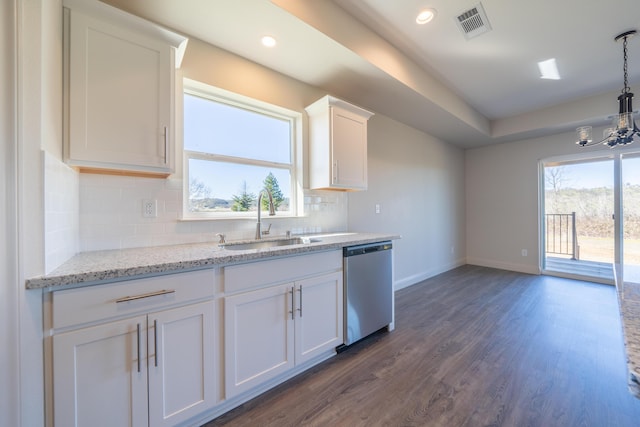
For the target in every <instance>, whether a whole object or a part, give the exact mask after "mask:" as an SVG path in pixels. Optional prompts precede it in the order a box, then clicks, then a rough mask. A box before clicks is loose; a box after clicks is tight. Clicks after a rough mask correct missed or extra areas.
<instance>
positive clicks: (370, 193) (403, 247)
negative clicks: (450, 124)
mask: <svg viewBox="0 0 640 427" xmlns="http://www.w3.org/2000/svg"><path fill="white" fill-rule="evenodd" d="M368 137H369V141H368V174H369V181H368V189H367V191H362V192H354V193H349V230H352V231H376V232H389V233H397V234H400V235H401V236H402V239H400V240H397V241H395V243H394V252H395V264H394V274H395V285H396V288H402V287H404V286H408V285H412V284H414V283H416V282H419V281H420V280H424V279H426V278H428V277H431V276H433V275H436V274H439V273H441V272H443V271H447V270H449V269H451V268H454V267H456V266H458V265H461V264H464V257H465V252H464V251H465V236H464V228H465V218H464V152H463V151H462V150H461V149H458V148H456V147H453V146H451V145H449V144H446V143H444V142H442V141H439V140H438V139H436V138H434V137H432V136H430V135H428V134H425V133H423V132H420V131H418V130H416V129H413V128H411V127H408V126H406V125H404V124H401V123H399V122H396V121H394V120H392V119H390V118H388V117H385V116H381V115H375V116H373V117H372V118H371V119H370V120H369V128H368ZM376 204H379V205H380V213H379V214H376V213H375V205H376Z"/></svg>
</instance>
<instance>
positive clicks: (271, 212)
mask: <svg viewBox="0 0 640 427" xmlns="http://www.w3.org/2000/svg"><path fill="white" fill-rule="evenodd" d="M265 193H267V197H269V216H274V215H275V214H276V208H275V206H274V204H273V196H272V195H271V191H269V190H268V189H266V188H263V189H262V190H260V194H259V195H258V222H257V223H256V240H260V239H262V223H261V222H260V216H261V211H262V196H263V195H264V194H265ZM269 229H271V226H269ZM266 233H268V231H267V232H266ZM266 233H265V234H266Z"/></svg>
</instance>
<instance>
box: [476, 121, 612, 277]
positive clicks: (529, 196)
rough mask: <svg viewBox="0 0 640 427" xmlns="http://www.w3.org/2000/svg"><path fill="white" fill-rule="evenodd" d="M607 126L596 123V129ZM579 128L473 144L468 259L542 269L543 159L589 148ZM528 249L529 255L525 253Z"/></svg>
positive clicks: (528, 269) (512, 267)
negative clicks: (582, 142)
mask: <svg viewBox="0 0 640 427" xmlns="http://www.w3.org/2000/svg"><path fill="white" fill-rule="evenodd" d="M601 134H602V129H600V128H597V129H596V128H594V135H601ZM575 140H576V137H575V133H574V132H568V133H561V134H557V135H551V136H547V137H543V138H535V139H528V140H524V141H519V142H513V143H509V144H499V145H491V146H487V147H483V148H477V149H473V150H467V151H466V152H465V157H466V217H467V230H466V231H467V262H468V263H469V264H476V265H483V266H488V267H496V268H503V269H507V270H515V271H521V272H525V273H532V274H538V273H539V272H540V268H539V265H540V254H539V251H540V245H539V242H538V240H539V239H538V235H539V232H538V210H539V204H538V192H539V174H538V164H539V161H540V160H543V159H547V158H551V157H556V156H565V155H576V156H582V155H585V154H588V152H596V151H597V152H604V153H607V152H609V149H608V148H604V147H603V148H601V146H597V147H592V148H586V149H583V148H579V147H577V146H576V145H575V143H574V141H575ZM522 249H526V250H527V253H528V255H527V256H526V257H523V256H522Z"/></svg>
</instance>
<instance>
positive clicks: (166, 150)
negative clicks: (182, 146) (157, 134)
mask: <svg viewBox="0 0 640 427" xmlns="http://www.w3.org/2000/svg"><path fill="white" fill-rule="evenodd" d="M168 153H169V135H168V133H167V127H166V126H165V127H164V164H165V165H166V164H167V163H168V162H167V154H168Z"/></svg>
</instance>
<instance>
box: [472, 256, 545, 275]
mask: <svg viewBox="0 0 640 427" xmlns="http://www.w3.org/2000/svg"><path fill="white" fill-rule="evenodd" d="M467 264H471V265H479V266H480V267H490V268H498V269H500V270H509V271H517V272H518V273H526V274H535V275H539V274H541V273H542V272H541V271H540V268H539V267H535V266H532V265H526V264H514V263H509V262H502V261H496V260H488V259H482V258H467Z"/></svg>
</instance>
